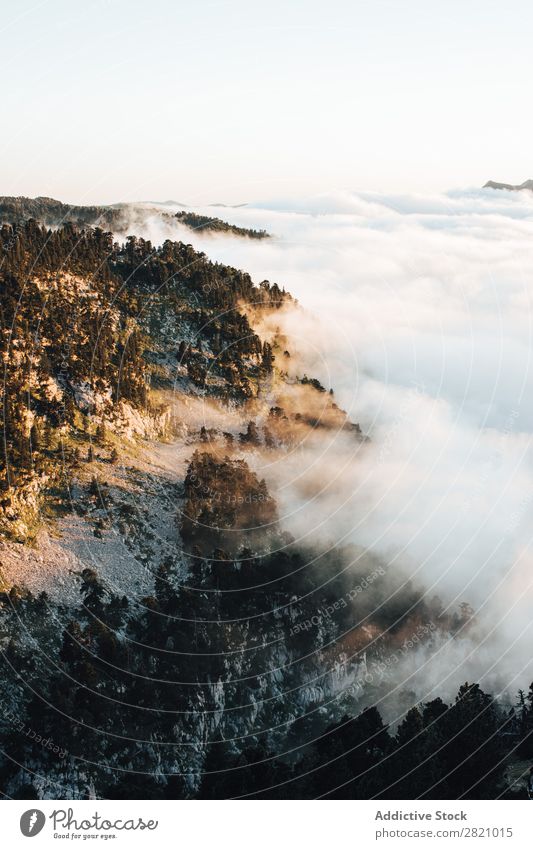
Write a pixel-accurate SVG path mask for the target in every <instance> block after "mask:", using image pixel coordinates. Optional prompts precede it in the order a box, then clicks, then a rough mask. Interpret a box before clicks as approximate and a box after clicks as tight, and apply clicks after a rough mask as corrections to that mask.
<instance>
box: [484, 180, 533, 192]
mask: <svg viewBox="0 0 533 849" xmlns="http://www.w3.org/2000/svg"><path fill="white" fill-rule="evenodd" d="M483 188H484V189H506V190H507V191H509V192H520V191H522V190H523V189H527V190H529V191H530V192H532V191H533V180H525V182H523V183H520V185H519V186H513V185H512V184H511V183H496V182H494V180H489V181H488V183H485V185H484V186H483Z"/></svg>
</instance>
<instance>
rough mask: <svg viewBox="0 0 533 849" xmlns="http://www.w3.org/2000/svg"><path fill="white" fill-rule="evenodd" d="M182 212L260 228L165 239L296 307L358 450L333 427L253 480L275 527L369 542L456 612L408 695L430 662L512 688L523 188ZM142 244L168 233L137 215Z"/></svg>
mask: <svg viewBox="0 0 533 849" xmlns="http://www.w3.org/2000/svg"><path fill="white" fill-rule="evenodd" d="M194 211H196V212H199V213H202V214H207V215H212V216H218V217H221V218H223V219H225V220H227V221H230V222H231V223H234V224H238V225H240V226H245V227H253V228H264V229H266V230H267V231H268V232H269V233H271V234H272V235H273V238H271V239H268V240H263V241H256V240H251V239H238V238H231V237H227V236H223V235H216V236H209V235H207V234H206V233H202V232H193V233H191V231H183V229H180V228H176V232H175V233H174V234H173V235H174V237H181V238H183V239H184V240H185V241H188V242H190V243H192V244H193V245H194V246H195V247H197V248H199V249H201V250H203V251H205V252H206V253H207V254H208V256H209V257H211V258H213V259H216V260H219V261H221V262H224V263H228V264H230V265H234V266H236V267H239V268H242V269H245V270H246V271H248V272H250V273H251V275H252V277H253V278H254V280H255V281H256V282H260V281H261V280H263V279H268V280H270V281H271V282H273V281H276V282H278V283H279V284H280V285H282V286H285V287H286V288H287V289H288V290H289V291H290V292H291V293H292V294H293V295H294V296H295V297H296V298H297V299H298V302H299V305H298V307H297V308H294V309H288V310H286V311H284V313H283V314H282V315H280V317H279V325H280V329H282V330H284V331H285V332H286V333H287V335H288V336H289V338H290V339H291V342H292V348H291V351H292V350H294V353H295V356H296V363H297V364H298V367H301V369H302V371H303V370H305V371H307V373H308V374H309V375H313V376H318V377H319V379H320V380H321V381H322V382H323V383H324V385H325V386H327V388H329V387H330V386H331V387H333V388H334V390H335V395H336V400H337V401H338V403H339V405H340V406H342V407H343V408H344V409H345V410H346V411H347V412H348V414H349V416H350V418H351V420H352V421H357V422H359V423H360V425H361V427H362V429H363V431H364V433H366V434H367V435H368V436H369V438H370V441H369V442H368V443H367V444H365V445H364V447H363V448H361V446H360V445H357V446H356V445H355V444H354V443H349V441H348V440H347V438H346V436H345V435H342V434H341V435H339V437H338V438H337V439H332V440H325V441H324V444H323V446H322V447H321V448H320V450H317V448H316V445H313V446H309V447H306V446H302V447H301V449H300V450H299V451H297V452H293V453H292V454H291V455H290V456H289V457H285V458H284V459H283V462H282V463H278V464H276V463H273V464H272V465H271V467H270V468H265V470H264V474H265V476H266V477H267V480H268V481H269V483H270V484H271V486H273V487H274V488H275V489H276V494H277V497H278V500H279V501H280V505H281V512H282V515H283V520H284V522H285V524H286V525H287V526H288V527H289V528H290V529H291V531H292V532H293V533H294V534H295V536H296V537H297V538H300V539H302V540H307V539H308V538H309V537H310V536H311V537H313V536H317V535H318V536H321V537H322V538H323V539H324V540H334V541H346V542H348V541H350V542H356V543H357V544H359V545H362V546H365V547H367V548H370V549H372V550H373V551H375V552H376V553H378V554H379V555H380V557H382V558H383V559H384V561H385V562H386V563H387V568H402V569H404V570H405V573H406V575H408V576H412V577H413V578H414V579H415V580H416V582H417V583H420V584H421V585H423V586H424V588H425V592H427V593H428V594H429V595H430V596H433V595H438V596H440V597H441V598H442V599H443V602H444V604H445V606H447V607H449V608H450V609H451V608H452V607H456V606H457V605H458V604H459V603H460V602H461V601H468V602H469V603H471V604H472V605H473V607H474V609H475V611H476V618H477V621H478V623H479V627H480V630H479V632H478V633H477V634H476V633H474V635H473V636H470V638H469V639H471V640H472V641H473V642H472V645H471V647H470V650H469V656H468V658H467V659H466V657H465V648H464V645H463V646H461V648H459V649H458V648H457V645H456V642H453V641H452V642H450V641H449V642H448V644H447V645H446V646H444V647H442V651H443V662H442V665H441V664H440V663H437V662H433V664H432V666H431V669H429V668H427V669H426V668H422V672H421V671H420V666H421V662H420V658H418V659H416V660H414V661H413V664H412V665H413V670H412V673H413V675H415V676H416V675H419V676H420V675H422V674H423V675H424V677H425V682H426V684H427V686H428V687H430V686H432V683H433V682H434V683H435V684H436V685H437V684H439V682H440V681H442V679H443V674H444V673H443V670H445V674H446V675H451V674H453V676H454V677H453V684H454V685H455V683H456V680H457V681H460V680H465V678H466V677H470V678H472V677H477V678H479V679H481V680H482V681H485V682H487V683H488V684H490V685H491V686H496V687H509V688H510V689H511V690H512V689H516V687H517V686H518V685H521V686H523V685H524V684H526V685H527V684H528V683H529V680H528V678H529V677H531V678H533V664H532V663H531V661H530V658H531V657H533V651H532V649H533V627H532V626H533V617H532V616H531V611H532V609H533V557H532V553H533V552H532V534H533V522H532V518H533V463H532V460H533V457H532V451H531V438H532V431H533V391H532V390H533V381H532V376H533V375H532V363H531V356H532V320H533V309H532V307H533V304H532V297H533V292H532V286H533V194H530V193H513V192H503V191H494V190H490V189H484V190H469V191H455V192H450V193H449V194H446V195H442V196H431V197H425V196H417V195H403V196H392V195H390V196H387V195H380V194H372V193H368V192H357V193H349V192H346V193H337V194H331V195H323V196H320V197H312V198H308V199H305V198H297V199H280V200H279V201H278V202H271V203H268V204H253V205H252V204H251V205H248V206H246V207H239V208H221V207H207V208H204V209H195V210H194ZM143 235H145V236H149V237H150V238H151V239H152V240H153V241H154V242H155V243H157V242H158V241H160V240H161V239H162V238H164V237H168V235H169V232H168V231H165V232H164V233H162V232H161V227H160V224H159V223H158V220H157V218H155V217H154V219H152V220H149V221H148V222H147V225H146V227H145V229H144V231H143ZM471 633H472V632H471ZM467 654H468V652H467ZM452 667H453V671H452V672H451V671H450V670H452ZM461 667H464V668H461ZM502 669H504V670H505V672H504V673H502ZM409 674H410V673H409Z"/></svg>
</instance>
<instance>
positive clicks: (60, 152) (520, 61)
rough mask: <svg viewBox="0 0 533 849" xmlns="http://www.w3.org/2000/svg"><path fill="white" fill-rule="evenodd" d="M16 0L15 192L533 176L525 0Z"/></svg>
mask: <svg viewBox="0 0 533 849" xmlns="http://www.w3.org/2000/svg"><path fill="white" fill-rule="evenodd" d="M3 13H4V14H3V26H2V27H1V29H0V32H1V33H2V36H3V39H2V41H3V44H2V60H1V63H2V71H3V75H4V78H5V79H6V80H9V85H7V86H6V87H5V89H4V92H3V99H4V103H3V105H4V112H5V114H7V115H9V116H10V120H9V123H8V124H7V125H6V127H5V128H4V134H3V151H4V162H5V163H6V165H5V167H4V173H3V174H2V193H4V194H6V195H29V196H32V197H34V196H38V195H43V196H49V197H57V198H60V199H62V200H65V201H67V202H69V203H73V204H83V203H114V202H118V201H123V202H129V201H138V200H139V198H146V199H149V200H151V199H161V200H167V199H169V198H175V199H176V200H178V201H185V202H187V203H190V204H206V203H218V202H224V203H228V204H234V203H244V202H250V201H253V200H255V199H257V198H261V199H271V198H273V197H276V196H279V195H288V194H290V195H295V194H300V195H301V194H316V193H320V192H323V191H336V190H342V189H350V190H357V191H368V190H375V191H392V192H405V191H409V192H435V191H443V190H445V189H447V188H449V187H450V186H465V185H467V186H481V185H483V184H484V183H485V182H486V181H487V180H488V179H494V180H500V181H505V182H511V183H520V182H522V181H523V180H525V179H526V178H528V177H531V176H533V165H532V163H531V157H530V155H529V149H530V146H531V145H530V144H529V140H530V139H531V136H532V131H533V124H532V120H531V117H530V114H529V110H527V109H526V108H524V107H525V104H526V103H527V102H528V98H527V94H528V80H529V79H530V77H531V71H532V70H533V56H532V55H531V50H530V38H529V31H530V29H531V24H532V23H533V9H532V8H531V7H530V6H529V5H528V4H526V3H524V2H519V1H518V0H514V2H511V3H508V4H506V6H505V8H504V7H499V6H498V5H497V4H487V3H481V2H478V0H472V2H469V3H468V4H466V5H465V4H464V3H459V2H457V0H452V2H450V3H448V4H446V6H445V7H444V6H435V5H434V4H432V5H431V8H429V7H427V5H426V4H424V3H422V2H420V0H408V2H406V3H402V4H401V5H398V4H394V3H391V2H387V0H381V2H376V3H372V4H369V3H366V2H356V3H355V4H354V3H346V2H343V1H342V0H334V2H333V3H330V4H328V7H327V8H324V7H323V6H322V5H321V4H319V3H317V2H305V3H304V2H296V3H292V4H290V6H288V7H287V6H286V5H285V4H282V3H281V2H279V0H274V2H273V3H271V4H269V6H268V9H264V8H262V7H259V6H255V5H254V4H251V5H250V4H246V3H244V2H242V0H236V1H235V2H213V3H209V4H207V5H206V4H202V6H196V5H194V4H190V3H186V2H180V3H178V4H174V3H169V2H166V0H156V1H155V2H154V3H152V4H150V5H149V6H148V5H147V4H144V3H141V2H133V3H125V2H122V0H118V2H115V3H107V2H90V3H87V4H84V5H83V6H79V5H73V4H68V3H66V2H63V0H52V2H46V3H41V4H39V5H35V4H34V3H32V2H27V0H26V2H22V3H20V4H17V8H16V10H15V9H13V8H12V7H10V6H8V5H7V4H6V3H4V4H3ZM459 23H460V26H459Z"/></svg>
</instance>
